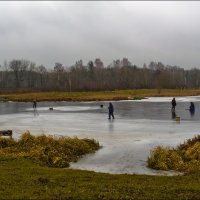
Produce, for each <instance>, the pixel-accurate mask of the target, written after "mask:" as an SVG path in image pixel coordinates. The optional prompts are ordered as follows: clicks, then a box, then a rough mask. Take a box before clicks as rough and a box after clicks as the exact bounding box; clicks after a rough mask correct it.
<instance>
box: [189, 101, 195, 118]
mask: <svg viewBox="0 0 200 200" xmlns="http://www.w3.org/2000/svg"><path fill="white" fill-rule="evenodd" d="M189 111H190V114H191V115H194V112H195V106H194V103H193V102H190V108H189Z"/></svg>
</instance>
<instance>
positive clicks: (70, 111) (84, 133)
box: [0, 97, 200, 175]
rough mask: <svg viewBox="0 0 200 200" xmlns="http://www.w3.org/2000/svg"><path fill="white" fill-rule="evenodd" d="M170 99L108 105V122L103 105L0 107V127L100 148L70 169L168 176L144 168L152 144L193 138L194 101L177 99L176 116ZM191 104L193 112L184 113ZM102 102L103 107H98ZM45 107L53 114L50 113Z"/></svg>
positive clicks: (198, 113) (172, 143)
mask: <svg viewBox="0 0 200 200" xmlns="http://www.w3.org/2000/svg"><path fill="white" fill-rule="evenodd" d="M171 99H172V98H165V97H163V98H161V97H158V98H156V97H154V98H149V99H144V100H141V101H117V102H113V105H114V108H115V120H110V121H109V120H108V114H107V107H108V102H87V103H86V102H39V103H38V107H37V110H35V111H34V110H33V108H32V103H16V102H10V103H0V110H1V113H0V126H1V129H12V130H13V132H14V135H15V137H19V136H20V135H21V134H22V133H23V132H24V131H26V130H30V132H31V133H33V134H41V133H44V134H53V135H54V134H58V135H64V136H70V137H74V136H77V137H80V138H85V137H87V138H94V139H96V140H98V141H99V142H100V144H101V145H102V146H103V148H102V149H100V150H99V151H97V152H96V153H95V154H90V155H86V156H84V157H83V158H82V159H80V160H79V161H78V162H77V163H72V164H71V167H72V168H76V169H87V170H94V171H99V172H108V173H116V174H120V173H130V174H131V173H139V174H160V175H163V174H164V175H166V174H167V175H173V173H172V172H163V171H155V170H151V169H149V168H147V167H146V160H147V157H148V156H149V153H150V150H151V149H152V148H153V147H155V146H157V145H163V146H171V147H173V146H176V145H178V144H180V143H182V142H184V140H186V139H188V138H191V137H193V136H194V135H197V134H199V121H200V111H199V108H200V101H199V97H180V98H179V97H177V98H176V100H177V108H176V116H180V123H176V116H172V113H171V105H170V102H171ZM191 100H192V101H193V102H195V108H196V110H195V114H194V115H193V116H191V115H190V112H189V111H188V110H186V108H188V107H189V102H190V101H191ZM101 104H103V105H104V106H103V108H100V105H101ZM49 107H53V108H54V109H55V110H53V111H50V110H49Z"/></svg>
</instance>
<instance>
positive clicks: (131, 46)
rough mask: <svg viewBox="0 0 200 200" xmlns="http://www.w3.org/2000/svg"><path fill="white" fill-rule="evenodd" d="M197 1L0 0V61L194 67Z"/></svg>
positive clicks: (199, 44) (198, 42)
mask: <svg viewBox="0 0 200 200" xmlns="http://www.w3.org/2000/svg"><path fill="white" fill-rule="evenodd" d="M199 7H200V2H179V1H177V2H157V1H156V2H144V1H142V2H139V1H135V2H134V1H133V2H131V1H128V2H124V1H119V2H118V1H117V2H113V1H109V2H106V1H100V2H99V1H96V2H91V1H88V2H77V1H74V2H69V1H67V2H63V1H62V2H56V1H50V2H46V1H42V2H38V1H36V2H21V1H20V2H0V44H1V45H0V51H1V57H0V63H3V61H4V59H8V60H10V59H13V58H24V59H30V60H33V61H35V62H36V63H38V64H41V63H42V64H44V65H46V66H49V67H52V66H53V65H54V63H55V62H61V63H63V64H64V65H68V66H69V65H72V64H73V63H75V61H76V60H78V59H83V61H84V63H87V62H88V61H89V60H90V59H95V58H96V57H100V58H101V59H102V60H103V61H104V62H105V63H106V64H109V63H111V62H112V60H113V59H117V58H123V57H128V58H129V59H130V60H131V61H132V62H133V63H134V64H137V65H140V66H142V64H143V63H144V62H146V63H148V62H150V61H151V60H156V61H162V62H163V63H165V64H172V65H179V66H183V67H185V68H187V67H198V66H199V59H198V53H199V50H200V27H199V23H198V19H199V17H200V13H199Z"/></svg>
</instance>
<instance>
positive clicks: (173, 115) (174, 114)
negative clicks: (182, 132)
mask: <svg viewBox="0 0 200 200" xmlns="http://www.w3.org/2000/svg"><path fill="white" fill-rule="evenodd" d="M172 119H176V112H175V111H172Z"/></svg>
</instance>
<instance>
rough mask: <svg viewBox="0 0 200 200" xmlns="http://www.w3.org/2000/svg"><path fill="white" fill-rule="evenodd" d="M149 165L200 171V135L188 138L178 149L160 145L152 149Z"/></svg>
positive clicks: (161, 168) (165, 168) (156, 167)
mask: <svg viewBox="0 0 200 200" xmlns="http://www.w3.org/2000/svg"><path fill="white" fill-rule="evenodd" d="M148 166H149V167H150V168H153V169H158V170H176V171H182V172H187V173H191V172H199V171H200V135H198V136H195V137H194V138H192V139H188V140H187V141H185V142H184V143H183V144H180V145H179V146H178V147H177V148H176V149H170V148H165V147H161V146H158V147H156V148H154V149H153V150H152V151H151V154H150V157H149V158H148Z"/></svg>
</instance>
